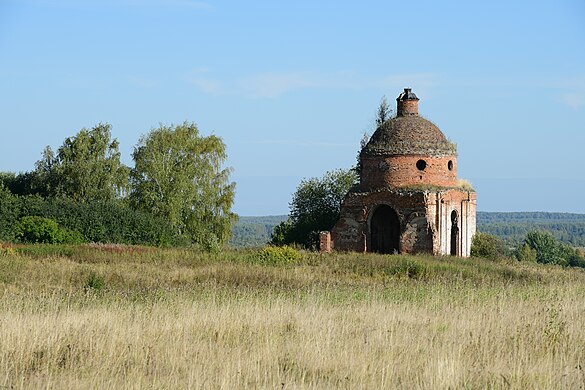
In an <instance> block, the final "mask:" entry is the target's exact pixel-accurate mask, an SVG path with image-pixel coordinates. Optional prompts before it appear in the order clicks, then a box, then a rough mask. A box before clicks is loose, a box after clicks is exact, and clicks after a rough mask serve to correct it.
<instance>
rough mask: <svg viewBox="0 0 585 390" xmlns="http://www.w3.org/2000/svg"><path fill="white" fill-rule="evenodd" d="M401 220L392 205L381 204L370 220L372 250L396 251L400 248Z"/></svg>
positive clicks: (381, 251) (382, 251)
mask: <svg viewBox="0 0 585 390" xmlns="http://www.w3.org/2000/svg"><path fill="white" fill-rule="evenodd" d="M399 241H400V221H399V220H398V215H397V214H396V211H394V209H392V207H390V206H387V205H385V204H383V205H380V206H378V207H377V208H376V210H375V211H374V214H373V215H372V219H371V220H370V252H378V253H394V252H398V251H399V250H400V247H399Z"/></svg>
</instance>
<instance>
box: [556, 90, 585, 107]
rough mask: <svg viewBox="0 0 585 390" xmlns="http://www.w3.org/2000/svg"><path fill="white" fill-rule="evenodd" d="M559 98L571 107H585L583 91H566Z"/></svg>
mask: <svg viewBox="0 0 585 390" xmlns="http://www.w3.org/2000/svg"><path fill="white" fill-rule="evenodd" d="M561 100H562V101H563V102H564V103H565V104H566V105H568V106H569V107H572V108H580V107H585V94H583V93H578V92H577V93H566V94H564V95H563V96H561Z"/></svg>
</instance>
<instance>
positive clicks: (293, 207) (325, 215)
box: [272, 169, 357, 248]
mask: <svg viewBox="0 0 585 390" xmlns="http://www.w3.org/2000/svg"><path fill="white" fill-rule="evenodd" d="M356 181H357V174H356V172H355V171H354V170H351V169H350V170H343V169H338V170H335V171H330V172H327V173H325V175H324V176H323V177H322V178H311V179H308V180H302V181H301V183H300V184H299V186H298V187H297V190H296V192H295V193H294V194H293V198H292V201H291V203H290V213H289V219H288V221H285V222H282V223H281V224H279V225H278V226H276V227H275V229H274V232H273V235H272V242H273V243H274V244H290V243H297V244H301V245H303V246H305V247H307V248H312V247H317V245H318V242H319V232H320V231H323V230H331V229H332V228H333V226H334V225H335V223H336V222H337V220H338V219H339V211H340V208H341V202H342V201H343V198H344V197H345V195H346V194H347V192H348V191H349V190H350V188H351V187H352V186H354V185H355V183H356Z"/></svg>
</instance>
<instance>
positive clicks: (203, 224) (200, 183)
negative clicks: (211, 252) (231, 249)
mask: <svg viewBox="0 0 585 390" xmlns="http://www.w3.org/2000/svg"><path fill="white" fill-rule="evenodd" d="M132 157H133V158H134V163H135V166H134V169H132V172H131V175H130V180H131V191H130V195H129V199H130V202H131V204H132V205H133V206H134V207H136V208H138V209H142V210H145V211H148V212H151V213H153V214H155V215H157V216H161V217H163V218H166V219H167V220H168V221H169V222H170V223H171V224H172V225H173V226H174V227H175V228H176V229H177V230H178V232H179V233H180V234H184V235H186V236H188V237H189V238H190V239H191V240H192V241H193V242H194V243H196V244H198V245H200V246H201V247H204V248H207V249H213V248H215V247H218V246H219V245H221V244H223V243H224V242H226V241H227V240H228V239H229V236H230V234H231V225H232V223H233V222H234V221H235V220H236V219H237V216H236V215H235V214H234V213H232V212H231V207H232V204H233V200H234V195H235V183H233V182H230V181H229V173H230V170H229V169H223V168H222V164H223V163H224V162H225V160H226V157H227V155H226V150H225V145H224V143H223V141H222V140H221V138H219V137H217V136H214V135H211V136H208V137H203V136H201V135H200V134H199V130H198V129H197V126H196V125H195V124H194V123H188V122H185V123H183V124H182V125H179V126H172V125H171V126H163V125H161V126H159V127H158V128H156V129H153V130H151V131H150V133H148V134H147V135H146V136H144V137H142V138H141V139H140V141H139V143H138V145H137V146H136V147H135V149H134V153H133V154H132Z"/></svg>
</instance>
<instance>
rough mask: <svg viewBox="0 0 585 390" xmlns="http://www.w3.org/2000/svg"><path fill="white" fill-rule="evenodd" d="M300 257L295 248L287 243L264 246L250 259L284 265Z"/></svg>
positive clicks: (267, 263) (268, 263)
mask: <svg viewBox="0 0 585 390" xmlns="http://www.w3.org/2000/svg"><path fill="white" fill-rule="evenodd" d="M301 257H302V256H301V254H300V253H299V252H298V251H297V250H296V249H294V248H292V247H290V246H288V245H284V246H266V247H264V248H263V249H261V250H260V251H258V252H257V253H255V254H254V255H253V256H252V261H253V262H254V263H259V264H264V265H285V264H292V263H294V262H296V261H297V260H299V259H301Z"/></svg>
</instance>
